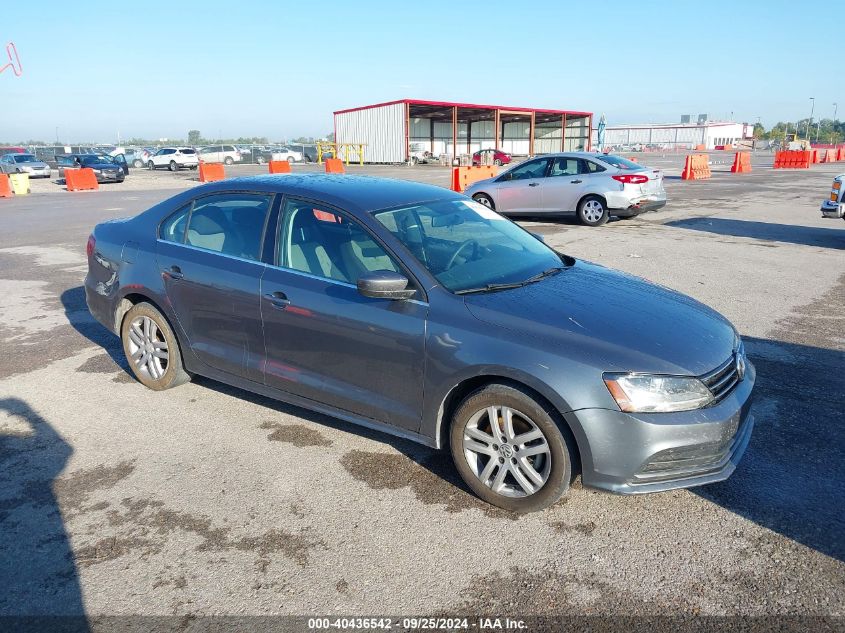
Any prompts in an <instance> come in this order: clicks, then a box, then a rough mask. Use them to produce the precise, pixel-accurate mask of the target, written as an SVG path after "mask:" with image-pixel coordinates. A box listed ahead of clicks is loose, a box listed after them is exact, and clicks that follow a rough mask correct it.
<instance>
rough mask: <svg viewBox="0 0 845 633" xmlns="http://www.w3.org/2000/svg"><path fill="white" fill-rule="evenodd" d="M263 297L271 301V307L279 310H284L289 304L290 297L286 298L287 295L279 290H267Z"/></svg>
mask: <svg viewBox="0 0 845 633" xmlns="http://www.w3.org/2000/svg"><path fill="white" fill-rule="evenodd" d="M264 298H265V299H267V301H269V302H270V303H272V304H273V307H275V308H279V309H280V310H284V309H285V308H287V307H288V306H289V305H290V299H288V297H287V295H286V294H285V293H284V292H282V291H281V290H277V291H276V292H268V293H266V294H265V295H264Z"/></svg>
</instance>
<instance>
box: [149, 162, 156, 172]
mask: <svg viewBox="0 0 845 633" xmlns="http://www.w3.org/2000/svg"><path fill="white" fill-rule="evenodd" d="M155 168H156V164H155V163H154V162H153V161H150V162H148V163H147V169H149V170H150V171H153V170H154V169H155Z"/></svg>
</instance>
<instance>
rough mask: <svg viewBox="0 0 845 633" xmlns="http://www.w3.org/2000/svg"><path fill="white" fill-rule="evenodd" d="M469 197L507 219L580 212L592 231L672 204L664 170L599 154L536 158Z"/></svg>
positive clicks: (475, 187) (474, 188)
mask: <svg viewBox="0 0 845 633" xmlns="http://www.w3.org/2000/svg"><path fill="white" fill-rule="evenodd" d="M464 194H465V195H467V196H470V197H471V198H473V199H474V200H475V201H476V202H480V203H481V204H483V205H485V206H488V207H490V208H491V209H495V210H496V211H498V212H499V213H502V214H503V215H519V214H521V215H543V214H555V215H559V214H569V213H574V214H576V215H577V216H578V219H579V220H580V221H581V223H582V224H586V225H587V226H599V225H601V224H604V223H605V222H607V220H608V218H609V217H610V216H611V215H613V216H617V217H624V218H628V217H633V216H635V215H638V214H640V213H643V212H644V211H652V210H655V209H659V208H661V207H663V206H665V205H666V190H665V189H664V188H663V174H662V172H661V171H660V170H656V169H649V168H647V167H645V166H643V165H640V164H638V163H635V162H633V161H630V160H627V159H625V158H622V157H621V156H613V155H611V154H598V153H593V152H564V153H559V154H546V155H544V156H541V157H538V158H531V159H529V160H526V161H524V162H522V163H519V164H518V165H514V166H512V167H509V168H508V169H506V170H505V171H504V172H502V173H501V174H499V175H498V176H496V177H495V178H488V179H486V180H480V181H478V182H475V183H473V184H472V185H470V186H469V187H467V189H466V190H465V191H464Z"/></svg>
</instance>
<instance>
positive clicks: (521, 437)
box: [450, 384, 574, 512]
mask: <svg viewBox="0 0 845 633" xmlns="http://www.w3.org/2000/svg"><path fill="white" fill-rule="evenodd" d="M553 415H554V414H553V413H552V412H551V411H549V410H548V409H547V407H546V406H544V405H542V404H540V403H539V402H537V400H535V399H534V398H533V397H532V396H531V395H529V394H528V393H527V392H524V391H522V390H521V389H518V388H515V387H511V386H508V385H503V384H491V385H487V386H485V387H483V388H481V389H479V390H478V391H475V392H473V393H472V394H470V395H469V396H467V398H466V399H465V400H464V401H463V402H462V403H461V404H460V406H459V407H458V409H457V411H455V414H454V416H453V418H452V427H451V435H450V446H451V451H452V459H453V460H454V462H455V467H456V468H457V470H458V473H459V474H460V475H461V477H462V478H463V480H464V481H465V482H466V484H467V485H468V486H469V487H470V488H471V489H472V491H473V492H475V494H477V495H478V496H479V497H481V498H482V499H483V500H484V501H487V502H488V503H490V504H492V505H495V506H498V507H500V508H504V509H505V510H510V511H512V512H534V511H536V510H542V509H543V508H546V507H548V506H550V505H552V504H553V503H555V502H556V501H557V500H558V499H560V498H561V497H562V496H563V495H565V494H566V492H567V491H568V490H569V484H570V480H571V478H572V455H573V454H574V450H573V448H574V443H573V442H571V440H568V439H567V437H568V434H567V436H566V437H565V436H564V433H563V432H561V428H560V427H558V425H557V424H556V422H555V420H554V418H553ZM570 445H573V448H570Z"/></svg>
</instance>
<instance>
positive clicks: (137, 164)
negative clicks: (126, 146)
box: [132, 158, 144, 169]
mask: <svg viewBox="0 0 845 633" xmlns="http://www.w3.org/2000/svg"><path fill="white" fill-rule="evenodd" d="M132 166H133V167H134V168H135V169H140V168H141V167H143V166H144V161H142V160H141V159H140V158H136V159H135V160H134V161H132Z"/></svg>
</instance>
